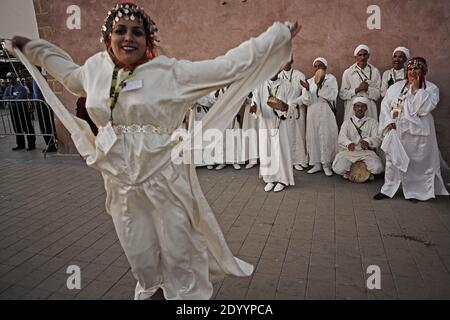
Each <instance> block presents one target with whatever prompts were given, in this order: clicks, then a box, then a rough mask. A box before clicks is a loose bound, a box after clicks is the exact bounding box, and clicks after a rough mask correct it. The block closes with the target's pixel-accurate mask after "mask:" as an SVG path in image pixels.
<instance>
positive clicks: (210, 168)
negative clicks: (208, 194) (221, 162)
mask: <svg viewBox="0 0 450 320" xmlns="http://www.w3.org/2000/svg"><path fill="white" fill-rule="evenodd" d="M206 169H208V170H212V169H214V166H206Z"/></svg>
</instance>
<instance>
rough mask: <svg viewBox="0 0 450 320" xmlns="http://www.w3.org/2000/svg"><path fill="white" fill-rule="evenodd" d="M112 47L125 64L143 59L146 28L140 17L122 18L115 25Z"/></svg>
mask: <svg viewBox="0 0 450 320" xmlns="http://www.w3.org/2000/svg"><path fill="white" fill-rule="evenodd" d="M111 49H112V51H113V53H114V55H115V56H116V58H117V59H118V60H119V61H120V62H121V63H123V64H128V65H130V64H134V63H136V62H138V61H139V60H141V59H142V58H143V57H144V55H145V52H146V49H147V47H146V38H145V30H144V27H143V26H142V24H141V23H140V19H135V20H133V21H132V20H125V19H120V20H119V21H118V22H117V23H116V24H115V25H114V27H113V30H112V34H111Z"/></svg>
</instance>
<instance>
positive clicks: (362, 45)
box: [353, 44, 370, 57]
mask: <svg viewBox="0 0 450 320" xmlns="http://www.w3.org/2000/svg"><path fill="white" fill-rule="evenodd" d="M361 50H366V51H367V53H369V54H370V49H369V47H368V46H366V45H365V44H360V45H359V46H357V47H356V49H355V51H354V52H353V55H354V56H355V57H356V56H357V55H358V52H360V51H361Z"/></svg>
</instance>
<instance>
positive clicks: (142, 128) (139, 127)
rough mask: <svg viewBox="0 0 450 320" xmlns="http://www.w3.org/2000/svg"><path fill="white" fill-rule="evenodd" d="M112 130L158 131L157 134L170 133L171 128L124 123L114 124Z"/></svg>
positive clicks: (117, 131)
mask: <svg viewBox="0 0 450 320" xmlns="http://www.w3.org/2000/svg"><path fill="white" fill-rule="evenodd" d="M113 128H114V132H115V133H116V134H120V133H158V134H172V132H173V131H174V130H173V129H169V128H162V127H155V126H154V125H151V124H145V125H139V124H132V125H130V126H126V125H114V126H113Z"/></svg>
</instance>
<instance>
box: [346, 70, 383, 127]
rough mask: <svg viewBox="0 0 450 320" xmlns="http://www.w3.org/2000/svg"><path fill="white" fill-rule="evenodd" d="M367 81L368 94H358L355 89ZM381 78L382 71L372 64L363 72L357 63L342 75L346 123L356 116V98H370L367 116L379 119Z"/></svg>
mask: <svg viewBox="0 0 450 320" xmlns="http://www.w3.org/2000/svg"><path fill="white" fill-rule="evenodd" d="M364 80H365V81H366V82H367V83H368V84H369V90H368V91H367V92H358V94H356V92H355V89H356V88H358V87H359V85H360V84H361V82H363V81H364ZM380 87H381V76H380V71H378V69H377V68H375V67H374V66H373V65H371V64H367V66H366V67H365V68H364V69H363V70H361V69H360V68H359V67H358V65H357V64H356V63H355V64H353V65H352V66H350V67H349V68H348V69H347V70H345V71H344V74H343V75H342V84H341V91H340V97H341V99H342V100H344V108H345V109H344V121H345V120H347V119H350V117H351V116H352V115H353V114H354V111H353V102H352V99H353V98H354V97H356V96H362V97H367V98H369V104H368V106H367V111H366V115H367V116H368V117H372V118H374V119H378V113H377V104H376V102H377V100H378V99H379V98H380Z"/></svg>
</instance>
